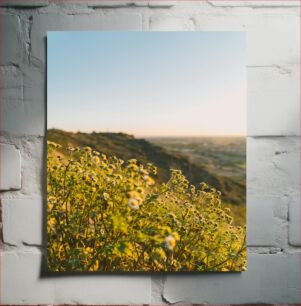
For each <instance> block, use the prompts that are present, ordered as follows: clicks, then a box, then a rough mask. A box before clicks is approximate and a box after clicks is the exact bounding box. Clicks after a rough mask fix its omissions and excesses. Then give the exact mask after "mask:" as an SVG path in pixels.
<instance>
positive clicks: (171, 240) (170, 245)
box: [165, 235, 176, 251]
mask: <svg viewBox="0 0 301 306" xmlns="http://www.w3.org/2000/svg"><path fill="white" fill-rule="evenodd" d="M165 243H166V246H167V248H168V249H169V250H171V251H172V250H173V249H174V247H175V246H176V239H175V238H174V236H173V235H169V236H167V237H166V238H165Z"/></svg>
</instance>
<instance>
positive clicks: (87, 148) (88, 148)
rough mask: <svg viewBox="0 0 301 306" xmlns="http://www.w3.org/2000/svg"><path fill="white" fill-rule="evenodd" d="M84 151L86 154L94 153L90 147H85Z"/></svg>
mask: <svg viewBox="0 0 301 306" xmlns="http://www.w3.org/2000/svg"><path fill="white" fill-rule="evenodd" d="M84 150H85V151H86V152H91V151H92V149H91V148H90V147H84Z"/></svg>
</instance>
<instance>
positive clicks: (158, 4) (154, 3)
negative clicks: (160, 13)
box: [148, 0, 177, 8]
mask: <svg viewBox="0 0 301 306" xmlns="http://www.w3.org/2000/svg"><path fill="white" fill-rule="evenodd" d="M176 4H177V2H176V1H161V0H158V1H156V0H149V1H148V5H149V6H150V7H166V8H167V7H169V8H170V7H172V6H174V5H176Z"/></svg>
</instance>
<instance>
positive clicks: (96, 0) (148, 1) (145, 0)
mask: <svg viewBox="0 0 301 306" xmlns="http://www.w3.org/2000/svg"><path fill="white" fill-rule="evenodd" d="M74 2H75V3H76V2H78V3H82V1H76V0H75V1H73V3H74ZM85 4H87V6H88V7H94V8H97V7H99V8H119V7H128V6H136V7H143V6H149V7H162V8H170V7H172V6H174V5H175V1H160V0H159V1H155V0H139V1H127V0H125V1H120V0H111V1H110V0H104V1H103V0H87V1H85Z"/></svg>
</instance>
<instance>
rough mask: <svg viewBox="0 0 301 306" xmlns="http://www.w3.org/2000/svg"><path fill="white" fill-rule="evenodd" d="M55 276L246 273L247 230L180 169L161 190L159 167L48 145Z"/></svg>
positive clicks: (50, 262)
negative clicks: (61, 273)
mask: <svg viewBox="0 0 301 306" xmlns="http://www.w3.org/2000/svg"><path fill="white" fill-rule="evenodd" d="M47 170H48V172H47V196H48V198H47V206H48V215H47V221H48V223H47V232H48V268H49V270H51V271H240V270H244V269H245V267H246V241H245V228H243V227H240V226H235V225H234V224H233V218H232V217H231V216H230V213H231V211H229V209H227V208H224V207H223V205H222V202H221V196H220V193H219V192H218V191H216V190H215V189H213V188H210V187H209V186H207V185H206V184H201V185H200V186H199V188H196V187H195V186H192V185H190V184H189V182H188V181H187V179H186V178H185V177H184V176H183V175H182V173H181V171H180V170H171V177H170V179H169V181H167V182H166V183H163V184H158V183H157V182H156V181H155V179H154V177H155V175H156V171H157V169H156V167H155V166H153V165H152V164H147V165H146V166H144V165H142V164H141V163H139V162H138V161H137V160H135V159H131V160H129V161H127V162H125V161H123V160H121V159H118V158H117V157H114V156H112V157H109V156H106V155H104V154H100V153H99V152H96V151H93V150H92V149H91V148H89V147H85V148H73V147H69V148H62V147H61V146H60V145H58V144H56V143H53V142H51V143H48V156H47Z"/></svg>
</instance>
